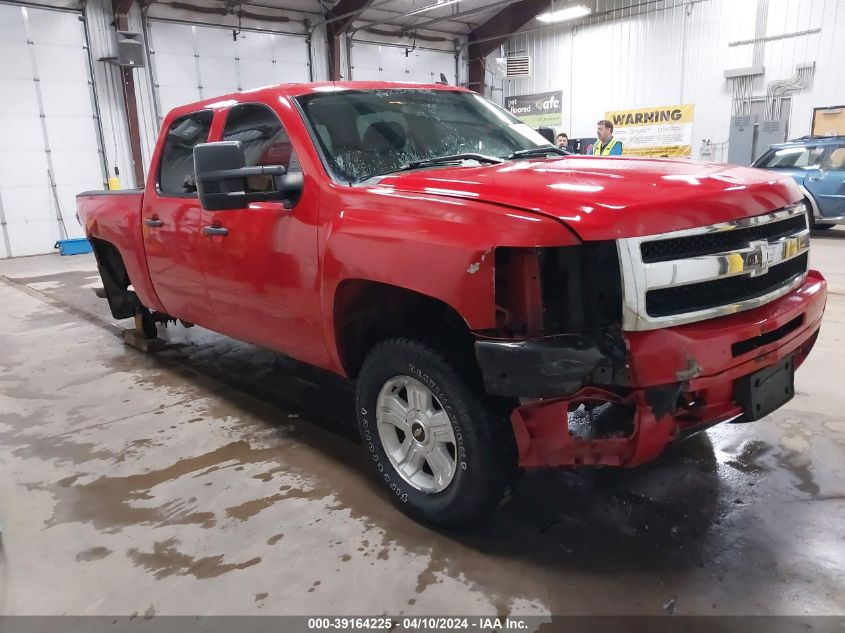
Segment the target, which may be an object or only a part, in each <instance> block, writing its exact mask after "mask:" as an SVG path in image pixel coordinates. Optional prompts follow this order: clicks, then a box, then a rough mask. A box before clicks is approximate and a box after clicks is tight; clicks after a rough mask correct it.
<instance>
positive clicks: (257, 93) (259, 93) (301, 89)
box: [170, 81, 469, 116]
mask: <svg viewBox="0 0 845 633" xmlns="http://www.w3.org/2000/svg"><path fill="white" fill-rule="evenodd" d="M391 88H393V89H396V88H399V89H408V90H413V89H416V90H449V91H459V92H469V90H467V89H466V88H461V87H457V86H448V85H445V84H419V83H410V82H402V83H400V82H392V81H322V82H310V83H291V84H277V85H273V86H263V87H261V88H253V89H251V90H244V91H243V92H232V93H229V94H226V95H219V96H216V97H211V98H209V99H203V100H202V101H194V102H193V103H186V104H185V105H181V106H177V107H175V108H173V109H172V110H171V111H170V114H175V115H177V116H181V115H183V114H188V113H190V112H195V111H196V110H198V109H204V110H206V109H212V110H213V109H215V108H228V107H231V106H232V105H234V104H235V103H244V102H248V101H254V100H255V99H261V100H264V99H266V98H267V97H272V96H285V97H300V96H302V95H307V94H312V93H320V92H342V91H344V90H363V91H366V90H387V89H391Z"/></svg>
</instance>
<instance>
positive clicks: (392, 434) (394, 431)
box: [357, 339, 517, 526]
mask: <svg viewBox="0 0 845 633" xmlns="http://www.w3.org/2000/svg"><path fill="white" fill-rule="evenodd" d="M471 383H472V381H471V380H467V379H466V378H464V377H462V376H461V375H460V374H459V372H458V371H457V369H456V365H455V364H453V363H451V362H450V361H449V360H447V358H446V357H445V356H444V355H442V354H441V353H440V352H438V351H436V350H435V349H433V348H432V347H430V346H428V345H426V344H424V343H421V342H419V341H415V340H410V339H391V340H388V341H385V342H383V343H381V344H379V345H377V346H376V347H375V348H374V349H373V350H372V351H371V352H370V354H369V355H368V356H367V358H366V360H365V361H364V364H363V366H362V368H361V372H360V376H359V380H358V385H357V405H358V425H359V430H360V432H361V438H362V439H363V441H364V447H365V448H366V450H367V452H368V454H369V456H370V458H371V461H372V463H373V466H374V467H375V469H376V472H377V475H378V477H379V480H380V481H381V482H382V484H383V486H384V487H385V489H386V490H387V491H388V492H389V494H390V496H391V498H392V499H393V500H394V502H396V503H397V504H398V505H399V507H400V508H401V509H402V510H403V511H404V512H406V513H407V514H410V515H412V516H414V517H415V518H418V519H422V520H424V521H427V522H430V523H434V524H439V525H445V526H460V525H467V524H471V523H474V522H476V521H478V520H479V519H481V518H482V517H483V516H485V514H487V513H489V512H490V511H491V510H492V509H493V508H494V507H495V506H496V505H497V504H498V503H499V501H500V500H501V499H502V497H503V496H504V494H505V491H506V489H507V488H508V486H509V485H510V484H511V483H512V482H513V481H514V475H515V474H516V470H517V469H516V451H515V444H514V439H513V433H512V432H511V430H510V424H509V422H508V420H507V415H506V412H504V411H503V410H501V409H498V410H497V407H495V406H493V403H492V401H488V399H487V398H486V396H485V395H484V394H483V393H480V392H479V391H478V390H477V389H474V388H472V387H471V386H470V385H471Z"/></svg>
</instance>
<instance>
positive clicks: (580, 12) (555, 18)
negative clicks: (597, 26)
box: [537, 4, 592, 24]
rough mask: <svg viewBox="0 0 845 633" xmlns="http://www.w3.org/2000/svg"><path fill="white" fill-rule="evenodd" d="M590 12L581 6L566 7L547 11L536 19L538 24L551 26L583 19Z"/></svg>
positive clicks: (587, 8)
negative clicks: (544, 23)
mask: <svg viewBox="0 0 845 633" xmlns="http://www.w3.org/2000/svg"><path fill="white" fill-rule="evenodd" d="M591 13H592V11H591V10H590V9H589V7H585V6H584V5H583V4H579V5H576V6H574V7H566V8H565V9H560V10H558V11H549V12H547V13H541V14H540V15H538V16H537V19H538V20H540V22H546V23H547V24H553V23H555V22H566V21H568V20H576V19H578V18H583V17H584V16H587V15H590V14H591Z"/></svg>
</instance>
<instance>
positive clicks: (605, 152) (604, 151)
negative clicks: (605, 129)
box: [593, 136, 619, 156]
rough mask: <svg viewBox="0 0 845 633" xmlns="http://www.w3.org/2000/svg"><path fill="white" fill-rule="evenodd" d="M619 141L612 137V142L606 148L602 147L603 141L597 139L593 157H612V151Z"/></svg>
mask: <svg viewBox="0 0 845 633" xmlns="http://www.w3.org/2000/svg"><path fill="white" fill-rule="evenodd" d="M618 142H619V141H617V140H616V138H615V137H613V136H611V137H610V142H608V144H607V145H605V146H604V147H602V146H601V141H599V140H598V139H596V142H595V144H594V145H593V155H594V156H610V150H612V149H613V148H614V147H615V146H616V144H617V143H618Z"/></svg>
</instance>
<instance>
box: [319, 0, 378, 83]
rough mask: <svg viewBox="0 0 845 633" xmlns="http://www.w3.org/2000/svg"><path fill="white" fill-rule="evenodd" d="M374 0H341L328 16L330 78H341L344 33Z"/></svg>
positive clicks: (327, 33)
mask: <svg viewBox="0 0 845 633" xmlns="http://www.w3.org/2000/svg"><path fill="white" fill-rule="evenodd" d="M372 4H373V0H340V2H338V3H337V4H336V5H335V6H334V8H332V10H331V11H329V12H328V15H327V17H326V39H327V40H328V42H327V43H328V45H329V46H328V54H329V79H331V80H332V81H338V80H339V79H340V46H341V39H342V37H343V34H344V33H345V32H346V31H347V30H348V29H349V27H350V26H352V23H353V22H354V21H355V18H357V17H358V16H359V15H360V14H361V13H363V12H364V11H365V10H366V9H367V8H368V7H369V6H370V5H372Z"/></svg>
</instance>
